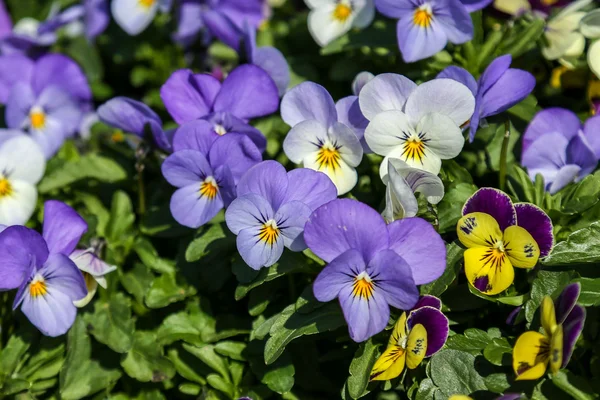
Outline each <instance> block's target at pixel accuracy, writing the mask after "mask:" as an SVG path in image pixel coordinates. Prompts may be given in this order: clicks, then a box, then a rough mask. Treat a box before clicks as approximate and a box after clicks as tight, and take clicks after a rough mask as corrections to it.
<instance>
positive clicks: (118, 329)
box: [85, 293, 135, 353]
mask: <svg viewBox="0 0 600 400" xmlns="http://www.w3.org/2000/svg"><path fill="white" fill-rule="evenodd" d="M85 321H86V323H87V324H88V325H89V326H90V327H91V330H90V333H91V334H92V335H93V336H94V337H95V338H96V340H97V341H99V342H100V343H103V344H105V345H107V346H108V347H110V348H111V349H112V350H113V351H115V352H117V353H126V352H127V351H129V350H130V349H131V346H132V345H133V331H134V329H135V327H134V321H133V319H132V318H131V301H130V300H129V298H128V297H127V296H125V295H124V294H123V293H116V294H114V295H112V296H111V297H110V300H109V301H96V302H95V303H94V313H93V314H86V316H85Z"/></svg>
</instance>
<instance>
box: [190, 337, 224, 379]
mask: <svg viewBox="0 0 600 400" xmlns="http://www.w3.org/2000/svg"><path fill="white" fill-rule="evenodd" d="M183 348H184V349H185V350H186V351H187V352H188V353H190V354H193V355H194V356H196V357H198V358H199V359H200V360H201V361H202V362H203V363H204V364H206V365H207V366H209V367H210V368H211V369H212V370H213V371H215V372H218V373H219V374H220V375H221V376H222V377H223V378H225V379H226V380H227V381H228V382H229V381H231V376H230V374H229V366H228V364H227V360H226V359H225V358H224V357H221V356H220V355H218V354H217V353H216V352H215V347H214V346H212V345H205V346H202V347H196V346H191V345H189V344H186V343H184V344H183ZM215 389H216V388H215Z"/></svg>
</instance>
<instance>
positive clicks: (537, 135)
mask: <svg viewBox="0 0 600 400" xmlns="http://www.w3.org/2000/svg"><path fill="white" fill-rule="evenodd" d="M598 129H600V116H594V117H592V118H590V119H588V120H587V121H586V123H585V124H584V125H583V126H582V124H581V122H580V120H579V118H578V117H577V115H575V113H573V112H572V111H569V110H567V109H563V108H548V109H545V110H542V111H540V112H539V113H537V114H536V115H535V117H534V118H533V120H531V123H530V124H529V126H528V127H527V130H526V131H525V134H524V135H523V153H522V155H521V163H522V164H523V166H525V167H526V168H527V170H528V172H529V176H530V178H531V179H532V180H535V176H536V175H537V174H541V175H542V177H543V178H544V182H545V184H546V190H548V191H549V192H550V193H551V194H554V193H556V192H558V191H559V190H560V189H562V188H563V187H565V186H566V185H568V184H569V183H571V182H577V181H579V180H581V179H583V178H584V177H585V176H587V175H589V174H590V173H592V172H593V171H594V169H596V166H597V165H598V159H599V158H600V136H598V135H597V134H596V133H597V131H598Z"/></svg>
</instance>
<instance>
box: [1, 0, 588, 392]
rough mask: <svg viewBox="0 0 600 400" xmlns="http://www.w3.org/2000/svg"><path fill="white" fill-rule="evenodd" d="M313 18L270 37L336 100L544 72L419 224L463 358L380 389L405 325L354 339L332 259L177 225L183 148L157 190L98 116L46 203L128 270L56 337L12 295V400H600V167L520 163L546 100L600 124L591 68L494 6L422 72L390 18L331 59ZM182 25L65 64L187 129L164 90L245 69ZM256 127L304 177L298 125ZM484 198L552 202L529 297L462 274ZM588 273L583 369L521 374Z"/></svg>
mask: <svg viewBox="0 0 600 400" xmlns="http://www.w3.org/2000/svg"><path fill="white" fill-rule="evenodd" d="M7 3H8V6H9V9H10V10H11V13H12V15H13V18H14V20H18V19H20V18H22V17H25V16H33V17H36V18H38V19H43V18H44V17H45V15H46V13H47V11H48V10H49V7H50V2H49V1H36V0H8V1H7ZM69 3H70V2H69V1H63V2H62V4H63V5H67V4H69ZM306 15H307V13H306V10H305V8H304V7H303V4H302V1H287V2H285V3H284V4H283V5H282V6H281V7H278V8H276V9H275V12H274V16H273V19H272V20H271V21H270V22H269V24H268V25H267V26H266V27H265V28H264V29H263V30H261V32H260V33H259V36H258V40H259V43H260V44H263V45H266V44H269V45H274V46H276V47H277V48H279V49H280V50H281V51H282V52H283V53H284V54H285V56H286V58H287V60H288V62H289V64H290V68H291V71H292V77H293V78H292V84H297V83H299V82H301V81H304V80H311V81H315V82H318V83H320V84H322V85H324V86H325V87H326V88H327V89H328V90H329V91H330V92H331V93H332V95H333V96H334V98H336V99H337V98H340V97H342V96H345V95H348V94H350V82H351V80H352V79H353V78H354V76H355V75H356V73H358V72H360V71H362V70H367V71H370V72H373V73H375V74H377V73H381V72H397V73H401V74H404V75H406V76H408V77H410V78H411V79H413V80H416V81H424V80H428V79H430V78H433V77H434V76H435V75H436V74H437V73H438V72H440V71H441V70H442V69H443V68H444V67H446V66H448V65H451V64H454V65H460V66H463V67H465V68H467V69H468V70H469V71H470V72H471V73H473V74H474V75H476V76H478V75H479V74H480V73H481V71H482V70H483V69H484V68H485V67H486V66H487V65H488V64H489V62H490V61H491V60H492V59H493V58H494V57H496V56H498V55H500V54H504V53H510V54H512V55H513V56H514V57H515V61H514V63H513V66H516V67H520V68H523V69H527V70H529V71H531V72H532V73H534V74H535V75H536V77H537V78H538V86H537V88H536V91H535V95H532V96H530V97H529V98H528V99H526V100H525V101H524V102H523V103H521V104H519V105H518V106H516V107H514V108H513V109H511V110H510V111H509V112H508V113H505V114H503V115H500V116H498V117H495V118H492V119H490V120H489V121H488V122H489V125H488V126H487V127H485V128H483V129H481V130H480V131H479V133H478V135H477V139H476V141H475V142H474V143H473V144H468V145H466V147H465V149H464V151H463V153H462V154H461V155H460V156H459V158H457V159H455V160H451V161H448V162H444V165H443V170H442V174H441V176H442V178H443V181H444V184H445V186H446V197H445V198H444V200H443V201H442V202H441V203H440V204H439V205H438V206H437V207H428V206H427V205H426V203H425V202H421V204H422V207H421V212H420V215H421V216H422V217H424V218H426V219H427V220H429V221H431V222H432V223H433V224H434V225H435V226H436V227H437V228H438V229H439V232H440V234H442V236H443V238H444V239H445V240H446V241H447V243H448V245H447V248H448V266H447V270H446V272H445V273H444V275H443V276H442V277H441V278H440V279H438V280H437V281H435V282H433V283H431V284H428V285H425V286H423V287H421V292H422V293H423V294H425V293H427V294H432V295H435V296H440V297H441V298H442V301H443V303H444V312H445V313H446V315H447V316H448V317H449V318H450V320H451V329H452V336H451V337H450V338H449V340H448V343H447V345H446V347H445V349H444V350H442V351H441V352H440V353H438V354H436V355H435V356H434V357H432V358H431V359H430V360H429V361H428V362H425V363H423V364H422V365H421V366H420V367H419V368H417V369H416V370H411V371H408V373H407V374H406V375H404V376H403V378H402V379H396V380H394V381H391V382H388V383H385V384H381V383H368V375H369V372H370V369H371V368H372V366H373V364H374V362H375V360H376V358H377V357H378V355H379V354H380V353H381V351H382V347H383V345H384V343H385V342H387V336H388V334H389V331H386V332H384V333H382V334H380V335H378V336H376V337H374V338H372V339H370V340H368V341H367V342H365V343H362V344H356V343H354V342H352V341H351V340H350V339H349V337H348V334H347V328H346V324H345V322H344V319H343V317H342V315H341V312H340V309H339V306H338V304H337V303H336V302H332V303H329V304H323V303H319V302H317V301H316V300H315V299H314V298H313V296H312V290H311V282H312V280H313V279H314V277H315V276H316V275H317V274H318V272H319V271H320V270H321V268H322V266H323V265H324V263H323V262H322V261H321V260H319V259H318V258H317V257H315V256H314V255H312V254H311V253H310V251H308V250H307V251H305V252H304V253H291V252H286V253H285V254H284V256H283V257H282V258H281V260H280V261H279V262H278V263H277V264H276V265H274V266H272V267H270V268H265V269H262V270H260V271H253V270H251V269H250V268H249V267H247V266H246V265H245V264H244V262H243V261H242V260H241V258H240V257H239V256H238V255H237V252H236V249H235V237H234V236H233V235H232V234H231V233H230V232H229V231H228V230H227V228H226V226H225V224H224V222H223V221H224V218H223V215H222V214H220V215H219V216H217V218H215V220H213V221H212V222H211V223H210V224H208V225H206V226H204V227H202V228H201V229H199V230H197V231H193V230H190V229H187V228H183V227H181V226H179V225H178V224H177V223H176V222H175V221H174V220H173V219H172V218H171V216H170V213H169V207H168V205H169V198H170V195H171V193H172V188H171V187H170V186H169V185H168V184H167V183H166V182H165V181H164V179H163V178H162V176H161V175H160V169H159V167H160V163H161V160H162V159H163V158H164V156H165V155H164V154H160V153H150V154H149V155H148V156H147V157H146V158H145V159H143V160H141V162H142V163H143V165H144V171H143V173H142V176H141V180H140V179H139V178H140V177H139V175H138V173H137V172H136V169H135V164H136V162H140V161H139V160H136V157H135V154H134V150H132V149H131V147H129V146H128V145H127V143H122V142H115V141H113V140H112V134H113V131H112V130H111V129H110V128H108V127H106V126H102V125H101V124H98V125H97V126H95V127H94V132H93V136H92V138H91V139H90V140H89V141H82V140H76V141H71V142H68V143H67V144H66V145H65V146H64V148H63V149H62V150H61V151H60V152H59V154H58V155H57V156H56V157H55V158H54V159H52V160H51V161H50V162H49V164H48V168H47V172H46V175H45V177H44V179H43V180H42V182H41V183H40V185H39V191H40V194H41V195H40V205H41V204H42V202H43V201H44V200H47V199H50V198H52V199H59V200H62V201H65V202H67V203H68V204H70V205H72V206H73V207H75V208H76V209H77V210H78V211H79V212H80V213H81V214H82V215H83V216H84V217H85V219H86V221H87V222H88V224H89V226H90V229H89V232H88V234H87V235H86V236H85V238H84V240H83V244H84V245H88V244H91V243H98V241H101V242H102V243H104V244H105V247H104V254H103V257H104V259H105V260H106V261H108V262H109V263H112V264H115V265H117V266H118V270H117V271H116V272H114V273H111V274H110V275H108V280H109V286H108V289H107V290H100V291H99V293H98V294H97V296H96V298H95V300H94V301H93V302H92V303H91V304H90V305H88V306H87V307H86V308H85V309H83V310H81V312H80V314H79V316H78V318H77V321H76V323H75V324H74V326H73V327H72V328H71V330H70V331H69V333H68V335H66V337H59V338H56V339H50V338H46V337H43V336H41V335H40V334H39V333H38V332H37V331H36V330H35V328H33V327H32V326H31V325H30V324H29V322H28V321H27V320H26V319H25V317H24V316H23V315H22V314H21V313H20V312H18V311H17V312H15V313H13V312H12V311H11V304H12V299H13V296H14V293H0V307H1V310H0V318H1V323H2V330H1V332H0V334H1V336H0V346H1V347H0V348H1V353H0V387H1V389H0V397H4V398H18V399H33V398H52V399H65V400H69V399H80V398H86V397H89V398H95V399H103V398H110V399H115V400H117V399H118V400H126V399H179V398H181V399H186V398H202V399H235V398H237V397H239V396H241V395H249V396H250V397H252V398H253V399H255V400H257V399H267V398H285V399H332V398H339V397H340V395H341V397H342V398H344V399H356V398H359V397H362V396H366V398H373V399H382V400H383V399H386V400H392V399H404V398H407V396H408V397H409V398H411V399H418V400H421V399H436V400H437V399H446V398H447V397H448V396H449V395H451V394H455V393H461V394H469V393H471V395H472V396H473V397H474V398H477V399H487V398H494V397H496V396H498V395H497V394H498V393H503V392H523V393H525V394H526V395H527V396H529V397H531V398H535V399H546V398H547V399H562V398H570V397H573V398H577V399H592V398H596V397H598V395H597V393H600V384H599V382H600V358H599V357H600V347H599V346H598V343H599V342H598V334H599V332H598V331H599V328H600V326H599V324H598V321H600V319H599V318H598V317H599V313H598V307H597V306H598V305H600V268H599V265H598V264H599V262H600V225H599V224H600V222H598V217H599V216H600V202H599V198H600V172H596V173H595V174H593V175H591V176H589V177H587V178H585V179H584V180H583V181H582V182H580V183H578V184H572V185H570V186H569V187H567V188H565V189H564V190H562V191H561V192H559V193H558V194H556V195H554V196H550V195H549V194H547V193H545V192H544V190H543V182H542V181H541V180H539V179H538V180H536V182H533V183H532V182H531V181H530V179H529V178H528V176H527V174H526V172H525V171H524V170H523V169H522V168H521V167H519V165H518V164H517V160H518V158H519V154H520V149H519V146H520V144H519V137H520V132H523V131H524V128H525V127H526V124H527V123H528V121H530V120H531V118H532V117H533V115H534V114H535V112H536V111H537V110H539V109H541V107H546V106H549V105H565V106H568V108H570V109H573V110H575V111H576V112H578V113H579V114H580V115H581V116H582V117H583V118H585V117H586V116H587V115H588V114H589V105H588V104H587V102H586V97H585V88H586V86H585V85H586V83H587V81H588V78H590V76H589V72H587V69H585V68H582V69H581V70H576V71H575V72H574V73H575V74H576V75H575V77H576V78H578V79H574V81H575V82H574V83H573V84H572V85H565V86H564V87H563V88H556V87H553V86H552V85H550V84H549V81H550V79H549V78H550V76H551V72H552V68H553V67H554V65H553V64H551V63H549V62H547V61H544V60H543V59H542V58H541V56H540V54H539V48H538V46H537V44H536V41H539V40H540V37H541V34H542V31H543V23H542V22H541V21H537V20H534V21H531V20H526V19H520V20H517V21H515V22H514V23H510V24H508V23H505V21H503V20H502V18H501V17H500V16H499V15H496V14H494V13H493V12H487V11H486V12H485V13H484V16H483V17H482V14H481V13H475V14H473V18H474V22H475V26H476V35H475V38H474V39H473V41H472V42H470V43H467V44H465V45H463V46H449V47H448V48H447V50H446V51H443V52H441V53H439V54H438V55H436V56H435V57H434V58H433V59H429V60H426V61H423V62H419V63H416V64H410V65H405V64H403V63H402V62H401V58H400V55H399V53H398V49H397V44H396V39H395V23H394V22H393V21H390V20H386V19H384V18H382V17H380V16H379V17H378V18H377V19H376V21H375V23H374V24H373V25H372V26H371V27H370V28H368V29H366V30H364V31H361V32H355V31H353V32H351V33H349V34H348V35H346V36H344V37H342V38H341V39H339V40H337V41H335V42H334V43H332V44H330V45H329V46H327V47H326V48H324V49H319V48H318V47H317V45H316V44H314V42H313V40H312V39H311V38H310V36H309V34H308V30H307V27H306ZM174 26H175V21H174V20H173V19H172V17H171V16H169V15H159V16H158V17H157V18H156V19H155V21H154V23H153V25H152V26H151V27H150V28H149V29H147V30H146V31H145V32H144V33H143V34H141V35H140V36H138V37H129V36H128V35H126V34H125V33H124V32H123V31H122V30H121V29H120V28H119V27H117V26H116V25H115V24H114V22H113V23H111V25H110V27H109V29H108V30H107V31H106V32H105V34H103V35H102V36H100V37H99V38H98V40H97V44H96V45H91V44H89V43H87V42H86V41H85V40H84V39H83V38H79V39H71V38H67V37H63V38H61V40H59V42H58V43H57V44H56V45H55V46H54V47H53V49H52V51H56V52H63V53H66V54H68V55H70V56H71V57H73V58H74V59H75V60H77V61H78V62H79V63H80V64H81V65H82V67H83V68H84V70H85V72H86V74H87V76H88V78H89V80H90V83H91V84H92V87H93V92H94V98H95V100H96V101H97V103H98V104H100V103H102V102H103V101H105V100H107V99H109V98H111V97H112V96H115V95H123V96H130V97H132V98H136V99H140V100H143V101H144V102H146V103H147V104H148V105H150V106H151V107H153V108H154V109H155V110H157V111H158V112H159V113H160V114H161V117H163V120H165V121H168V115H167V114H166V112H165V110H164V106H163V105H162V103H161V101H160V98H159V95H158V90H159V87H160V85H162V83H163V82H164V81H165V80H166V79H167V77H168V76H169V75H170V73H171V72H173V71H174V70H176V69H178V68H182V67H186V66H189V67H191V68H193V69H194V70H197V71H209V70H210V69H211V68H212V67H214V66H217V65H218V66H223V67H224V68H225V69H230V68H232V67H233V66H235V65H237V64H238V63H240V62H242V61H243V60H238V57H237V55H236V54H235V52H234V51H232V50H231V49H229V48H227V47H226V46H224V45H223V44H220V43H214V44H212V45H211V46H210V47H208V48H203V47H201V46H200V45H197V46H195V47H194V48H192V49H190V51H189V52H187V53H185V54H184V51H183V49H181V48H180V47H178V46H176V45H174V44H173V42H172V41H171V39H170V34H171V32H173V29H174ZM506 124H508V126H509V129H510V140H509V142H508V143H509V144H508V148H509V153H508V157H507V160H506V161H507V167H506V168H507V171H508V174H507V175H508V178H507V181H506V183H504V182H503V181H501V180H500V174H499V170H500V166H501V157H500V154H501V147H502V143H503V139H504V135H505V131H506V126H507V125H506ZM172 126H174V124H173V123H167V127H172ZM256 127H257V128H259V129H260V130H261V131H262V132H263V133H264V134H265V135H266V136H267V137H268V139H269V144H268V148H267V152H266V155H265V158H272V159H276V160H278V161H280V162H282V163H283V164H284V165H286V166H287V167H288V168H293V165H291V163H289V161H288V160H287V159H286V157H285V155H284V154H283V152H282V149H281V143H282V140H283V138H284V136H285V134H286V132H287V130H288V127H287V126H286V125H285V124H284V123H283V122H282V120H281V119H280V117H279V116H277V115H274V116H270V117H267V118H264V119H262V120H259V121H257V122H256ZM379 162H380V158H379V157H378V156H373V155H369V156H367V157H365V158H364V160H363V162H362V164H361V165H360V167H359V174H360V181H359V185H358V186H357V187H356V188H355V189H354V190H353V192H352V196H354V197H356V198H357V199H359V200H361V201H363V202H366V203H367V204H369V205H371V206H372V207H374V208H379V209H380V208H381V205H382V199H383V189H384V187H383V184H382V183H381V181H380V179H379V177H378V172H377V170H378V166H379ZM140 181H141V182H142V183H143V185H140ZM481 186H495V187H498V186H502V187H505V189H506V190H507V192H508V193H509V194H510V195H511V196H512V197H513V199H514V200H515V201H527V202H532V203H534V204H536V205H538V206H540V207H542V208H543V209H544V210H545V211H547V212H548V213H549V214H550V216H551V217H552V219H553V221H554V224H555V234H556V236H557V239H558V241H559V242H560V243H558V245H557V246H556V248H555V249H554V251H553V253H552V254H551V255H550V256H549V257H547V258H546V259H545V260H543V261H542V262H541V263H540V265H539V266H538V267H537V268H536V269H535V270H534V271H533V272H530V273H526V272H525V271H522V270H519V271H517V276H516V280H515V285H514V287H512V288H511V289H509V291H508V292H507V293H505V294H504V295H501V296H496V297H494V298H488V297H486V296H482V295H480V294H476V293H474V292H472V291H471V290H470V288H469V286H468V284H467V282H466V280H465V278H464V276H463V274H462V272H461V268H462V262H463V261H462V253H463V251H464V250H463V249H462V248H461V247H460V246H459V245H458V244H457V242H456V241H455V239H456V235H455V233H454V230H455V225H456V222H457V221H458V218H459V216H460V210H461V207H462V204H463V203H464V201H465V200H466V199H467V198H468V197H469V196H470V195H471V194H472V193H473V192H474V191H475V190H476V189H477V188H478V187H481ZM142 193H143V194H144V195H143V196H142V195H141V194H142ZM39 209H40V210H41V207H40V208H39ZM40 221H41V215H37V216H36V218H34V222H32V223H31V226H32V227H36V228H39V227H40V223H39V222H40ZM573 281H578V282H581V284H582V295H581V298H580V303H581V304H583V305H584V306H587V313H588V317H587V323H586V327H585V330H584V333H583V335H582V338H581V339H580V341H579V343H578V346H577V348H576V350H575V354H574V356H573V359H572V361H571V363H570V364H569V367H568V370H564V371H561V372H560V373H559V374H558V375H556V376H554V377H552V378H544V379H542V380H540V381H534V382H515V380H514V375H513V372H512V368H511V360H512V357H511V351H512V346H513V344H514V341H515V339H516V337H517V336H518V335H519V334H520V333H521V332H523V331H524V330H526V329H527V328H532V329H537V328H538V327H539V319H538V318H539V317H538V314H537V313H536V310H537V309H538V307H539V305H540V302H541V299H542V297H543V296H544V295H546V294H551V295H554V296H556V295H557V294H558V293H559V292H560V291H561V289H562V288H563V287H564V286H566V285H567V284H568V283H570V282H573ZM517 306H522V309H521V311H520V313H519V315H518V317H517V321H518V323H517V324H516V325H514V326H511V325H507V324H505V322H504V321H505V320H506V318H507V316H508V315H509V313H510V312H511V311H513V309H514V308H515V307H517ZM397 316H398V314H397V313H396V314H394V315H393V317H394V319H395V318H396V317H397ZM391 389H393V390H391Z"/></svg>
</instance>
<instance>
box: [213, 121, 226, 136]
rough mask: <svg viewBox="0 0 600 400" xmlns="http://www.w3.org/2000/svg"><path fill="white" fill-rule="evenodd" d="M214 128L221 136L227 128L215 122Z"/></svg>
mask: <svg viewBox="0 0 600 400" xmlns="http://www.w3.org/2000/svg"><path fill="white" fill-rule="evenodd" d="M214 129H215V133H216V134H217V135H219V136H223V135H224V134H226V133H227V129H225V127H224V126H223V125H221V124H216V125H215V128H214Z"/></svg>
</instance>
